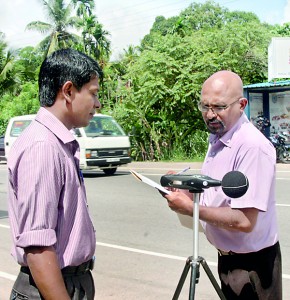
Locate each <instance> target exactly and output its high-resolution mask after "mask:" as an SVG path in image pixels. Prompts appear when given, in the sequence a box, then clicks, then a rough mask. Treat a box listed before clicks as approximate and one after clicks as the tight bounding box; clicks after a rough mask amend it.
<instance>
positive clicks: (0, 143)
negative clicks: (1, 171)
mask: <svg viewBox="0 0 290 300" xmlns="http://www.w3.org/2000/svg"><path fill="white" fill-rule="evenodd" d="M0 161H6V157H5V144H4V135H1V136H0Z"/></svg>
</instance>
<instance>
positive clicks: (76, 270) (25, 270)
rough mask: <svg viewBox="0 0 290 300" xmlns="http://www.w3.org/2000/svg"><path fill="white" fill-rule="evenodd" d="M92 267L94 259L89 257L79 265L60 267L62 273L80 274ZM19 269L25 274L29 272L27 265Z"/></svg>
mask: <svg viewBox="0 0 290 300" xmlns="http://www.w3.org/2000/svg"><path fill="white" fill-rule="evenodd" d="M93 268H94V259H93V258H92V259H90V260H89V261H86V262H84V263H82V264H80V265H79V266H67V267H65V268H63V269H61V273H62V275H81V274H84V273H86V272H88V271H89V270H93ZM20 271H21V272H23V273H26V274H29V275H30V274H31V273H30V269H29V267H25V266H22V267H21V268H20Z"/></svg>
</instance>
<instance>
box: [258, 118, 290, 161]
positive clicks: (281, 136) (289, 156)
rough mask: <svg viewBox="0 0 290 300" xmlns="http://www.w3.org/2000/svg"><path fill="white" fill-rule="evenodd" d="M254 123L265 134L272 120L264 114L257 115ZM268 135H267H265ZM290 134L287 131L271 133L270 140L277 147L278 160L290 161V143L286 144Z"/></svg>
mask: <svg viewBox="0 0 290 300" xmlns="http://www.w3.org/2000/svg"><path fill="white" fill-rule="evenodd" d="M252 123H253V124H254V125H255V126H256V127H257V128H258V129H259V130H260V131H261V132H262V133H263V134H264V135H265V129H266V128H267V127H270V126H271V123H270V121H269V120H268V119H267V118H265V117H264V116H257V117H256V118H254V119H252ZM265 136H266V135H265ZM288 136H289V134H288V133H286V132H283V133H281V132H278V133H271V134H270V136H269V137H267V136H266V137H267V138H268V140H269V141H270V142H271V143H272V144H273V146H274V147H275V149H276V156H277V162H281V163H284V164H289V163H290V152H289V151H290V145H287V144H286V141H287V140H288Z"/></svg>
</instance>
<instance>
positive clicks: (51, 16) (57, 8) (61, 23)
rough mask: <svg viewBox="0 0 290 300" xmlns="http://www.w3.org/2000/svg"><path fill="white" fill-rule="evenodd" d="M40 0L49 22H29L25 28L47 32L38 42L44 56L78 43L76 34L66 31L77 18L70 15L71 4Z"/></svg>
mask: <svg viewBox="0 0 290 300" xmlns="http://www.w3.org/2000/svg"><path fill="white" fill-rule="evenodd" d="M41 1H42V3H43V5H44V8H45V10H46V13H47V16H48V20H49V22H50V23H46V22H43V21H34V22H31V23H29V24H28V25H27V26H26V28H27V29H28V30H36V31H38V32H40V33H44V34H48V35H47V36H46V37H45V38H44V40H42V41H41V42H40V44H39V47H40V49H42V50H43V51H44V52H45V56H46V55H48V54H50V53H51V52H53V51H55V50H57V49H60V48H67V47H70V46H71V45H73V44H75V43H78V42H79V38H78V36H77V35H75V34H73V33H70V32H69V31H68V29H69V28H74V27H75V24H76V22H77V18H76V17H72V16H71V13H72V6H71V4H68V5H65V1H64V0H41Z"/></svg>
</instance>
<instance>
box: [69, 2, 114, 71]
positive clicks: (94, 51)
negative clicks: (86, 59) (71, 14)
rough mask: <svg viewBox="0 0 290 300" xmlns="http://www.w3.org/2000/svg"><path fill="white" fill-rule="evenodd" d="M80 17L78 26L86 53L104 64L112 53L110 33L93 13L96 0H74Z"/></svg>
mask: <svg viewBox="0 0 290 300" xmlns="http://www.w3.org/2000/svg"><path fill="white" fill-rule="evenodd" d="M72 2H73V4H74V7H75V8H76V11H77V16H78V17H79V19H78V22H77V25H76V26H77V27H78V28H79V29H80V30H81V31H82V33H81V34H82V40H83V47H84V51H85V53H86V54H88V55H90V56H93V57H94V58H95V59H97V60H98V61H99V63H100V65H102V66H103V65H104V64H105V61H106V60H108V59H109V56H110V54H111V42H110V41H109V39H108V36H109V35H110V33H109V32H108V31H106V30H104V29H103V25H102V24H100V23H99V22H98V20H97V17H96V16H95V15H93V9H94V1H92V0H72Z"/></svg>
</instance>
